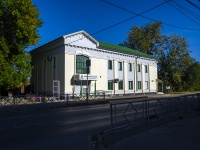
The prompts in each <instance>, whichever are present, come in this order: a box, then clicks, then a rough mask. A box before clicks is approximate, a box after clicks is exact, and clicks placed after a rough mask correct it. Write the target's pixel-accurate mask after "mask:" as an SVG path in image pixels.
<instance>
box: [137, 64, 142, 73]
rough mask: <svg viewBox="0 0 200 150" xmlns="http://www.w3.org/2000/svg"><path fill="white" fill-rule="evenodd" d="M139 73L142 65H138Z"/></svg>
mask: <svg viewBox="0 0 200 150" xmlns="http://www.w3.org/2000/svg"><path fill="white" fill-rule="evenodd" d="M137 71H138V72H141V65H140V64H138V65H137Z"/></svg>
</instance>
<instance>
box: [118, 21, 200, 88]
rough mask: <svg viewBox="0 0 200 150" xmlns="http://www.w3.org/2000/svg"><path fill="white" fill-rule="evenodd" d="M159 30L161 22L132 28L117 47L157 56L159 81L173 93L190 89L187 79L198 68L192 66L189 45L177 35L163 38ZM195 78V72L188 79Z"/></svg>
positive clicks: (160, 29) (190, 85)
mask: <svg viewBox="0 0 200 150" xmlns="http://www.w3.org/2000/svg"><path fill="white" fill-rule="evenodd" d="M162 29H163V27H162V23H161V22H153V23H152V22H151V23H149V24H147V25H144V26H141V27H137V26H133V27H131V28H130V30H129V32H128V36H127V38H126V40H125V41H124V42H123V43H122V44H120V45H122V46H125V47H129V48H131V49H136V50H138V51H141V52H144V53H147V54H150V55H154V56H156V57H157V58H158V59H159V64H158V77H159V79H161V80H162V81H163V82H164V84H165V85H168V86H171V88H172V90H173V91H183V90H185V89H189V88H192V84H190V83H189V81H188V80H187V79H186V75H187V73H189V72H188V71H189V70H190V71H191V70H192V69H194V68H197V67H199V66H198V65H194V64H193V65H192V62H193V59H192V58H191V56H190V52H191V51H190V50H189V48H188V47H189V43H188V41H187V40H186V38H184V37H182V36H180V35H176V34H171V35H169V36H167V35H162V34H161V31H162ZM195 76H197V73H196V72H194V74H193V72H190V77H191V79H192V78H193V77H195ZM194 86H197V85H194Z"/></svg>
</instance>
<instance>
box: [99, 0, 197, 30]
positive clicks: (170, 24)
mask: <svg viewBox="0 0 200 150" xmlns="http://www.w3.org/2000/svg"><path fill="white" fill-rule="evenodd" d="M102 1H103V2H105V3H108V4H110V5H112V6H114V7H117V8H120V9H122V10H125V11H128V12H130V13H133V14H136V15H137V16H141V17H143V18H146V19H148V20H152V21H155V22H161V21H157V20H155V19H152V18H149V17H146V16H143V15H141V14H142V13H140V14H138V13H135V12H133V11H130V10H128V9H126V8H123V7H121V6H118V5H115V4H113V3H110V2H107V1H105V0H102ZM168 1H170V0H168ZM168 1H165V3H166V2H168ZM162 23H163V24H165V25H168V26H171V27H175V28H179V29H185V30H200V29H191V28H186V27H181V26H177V25H172V24H169V23H165V22H162Z"/></svg>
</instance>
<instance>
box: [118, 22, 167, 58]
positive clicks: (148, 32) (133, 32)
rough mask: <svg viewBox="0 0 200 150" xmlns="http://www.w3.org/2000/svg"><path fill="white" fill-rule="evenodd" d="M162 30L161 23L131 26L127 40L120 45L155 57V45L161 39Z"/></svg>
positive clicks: (156, 50) (156, 51)
mask: <svg viewBox="0 0 200 150" xmlns="http://www.w3.org/2000/svg"><path fill="white" fill-rule="evenodd" d="M162 29H163V26H162V23H161V22H151V23H149V24H147V25H144V26H141V27H137V26H133V27H131V28H130V30H129V32H128V36H127V39H126V40H125V41H124V42H123V43H122V44H120V45H122V46H125V47H128V48H131V49H135V50H138V51H141V52H144V53H147V54H150V55H157V53H158V49H157V48H158V47H157V43H159V40H160V38H161V31H162Z"/></svg>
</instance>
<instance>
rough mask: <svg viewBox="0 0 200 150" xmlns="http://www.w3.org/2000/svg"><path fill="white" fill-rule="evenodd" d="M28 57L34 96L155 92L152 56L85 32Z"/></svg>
mask: <svg viewBox="0 0 200 150" xmlns="http://www.w3.org/2000/svg"><path fill="white" fill-rule="evenodd" d="M31 56H32V64H33V66H34V67H33V72H32V79H31V83H32V87H33V92H34V93H35V94H36V93H37V94H52V93H53V92H55V91H58V92H59V93H61V94H71V93H76V94H83V93H86V91H87V89H88V93H96V92H97V91H109V93H112V94H136V93H156V92H157V83H156V81H157V63H158V62H157V59H156V58H155V57H153V56H151V55H147V54H145V53H141V52H139V51H136V50H132V49H129V48H126V47H122V46H119V45H114V44H109V43H105V42H99V41H97V40H95V39H94V38H93V37H92V36H90V35H89V34H88V33H86V32H85V31H79V32H75V33H72V34H68V35H64V36H62V37H60V38H57V39H55V40H53V41H51V42H49V43H47V44H45V45H43V46H40V47H38V48H36V49H34V50H32V51H31ZM88 60H89V61H88ZM86 62H88V63H89V64H86ZM87 65H88V66H89V70H87ZM87 71H89V72H88V74H87ZM53 81H54V82H53ZM87 87H88V88H87Z"/></svg>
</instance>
